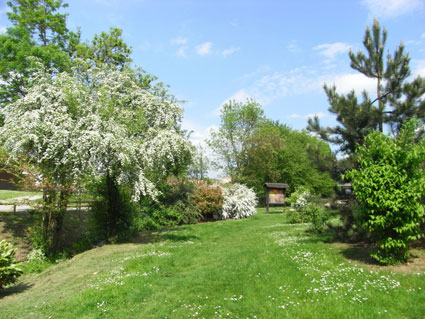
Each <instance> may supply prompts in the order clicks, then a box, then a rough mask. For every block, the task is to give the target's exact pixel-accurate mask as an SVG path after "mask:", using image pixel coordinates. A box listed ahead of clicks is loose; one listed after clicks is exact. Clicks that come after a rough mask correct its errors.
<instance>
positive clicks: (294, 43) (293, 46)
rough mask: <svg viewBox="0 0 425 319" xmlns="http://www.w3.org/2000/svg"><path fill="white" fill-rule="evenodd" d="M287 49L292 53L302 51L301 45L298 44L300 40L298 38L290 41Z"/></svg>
mask: <svg viewBox="0 0 425 319" xmlns="http://www.w3.org/2000/svg"><path fill="white" fill-rule="evenodd" d="M286 49H287V50H288V51H289V52H292V53H297V52H300V51H301V48H300V46H299V44H298V41H297V40H292V41H290V42H289V43H288V44H287V45H286Z"/></svg>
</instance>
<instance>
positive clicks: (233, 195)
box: [220, 184, 257, 219]
mask: <svg viewBox="0 0 425 319" xmlns="http://www.w3.org/2000/svg"><path fill="white" fill-rule="evenodd" d="M222 191H223V197H224V200H223V209H222V211H221V214H220V218H221V219H229V218H234V219H239V218H245V217H251V216H252V215H254V214H255V213H256V212H257V210H256V207H257V197H256V195H255V192H254V191H253V190H252V189H251V188H248V187H246V186H245V185H242V184H224V185H223V186H222Z"/></svg>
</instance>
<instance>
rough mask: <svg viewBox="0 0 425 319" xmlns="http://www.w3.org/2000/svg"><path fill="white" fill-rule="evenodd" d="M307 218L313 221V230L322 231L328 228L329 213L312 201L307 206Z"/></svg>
mask: <svg viewBox="0 0 425 319" xmlns="http://www.w3.org/2000/svg"><path fill="white" fill-rule="evenodd" d="M305 212H306V216H307V219H308V220H309V221H310V222H311V228H310V229H311V231H313V232H315V233H322V232H324V231H325V229H326V222H327V221H328V220H329V218H330V215H329V213H328V212H327V211H326V210H325V209H323V208H321V207H319V206H318V205H316V204H314V203H310V204H308V205H307V207H306V210H305Z"/></svg>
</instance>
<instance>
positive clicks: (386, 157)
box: [347, 120, 425, 264]
mask: <svg viewBox="0 0 425 319" xmlns="http://www.w3.org/2000/svg"><path fill="white" fill-rule="evenodd" d="M417 126H418V122H417V120H411V121H408V122H407V123H406V124H405V125H404V126H403V128H402V129H401V131H400V133H399V135H398V136H397V137H396V138H395V139H392V138H391V137H390V136H385V135H383V134H382V133H378V132H375V133H371V134H369V135H368V136H367V137H366V138H365V143H364V145H362V146H360V147H359V148H358V150H357V152H356V153H357V155H358V165H359V168H358V169H355V170H351V171H350V172H348V173H347V177H348V178H350V179H352V185H353V190H354V194H355V196H356V199H357V200H358V201H359V203H360V207H359V214H358V215H357V221H358V222H359V223H360V224H361V225H362V226H363V227H364V228H365V229H367V230H368V231H369V232H370V233H371V235H372V239H373V240H374V241H375V243H376V244H377V245H378V249H377V251H375V252H374V253H373V254H372V255H371V256H372V257H373V258H375V259H376V260H378V261H379V262H381V263H383V264H392V263H398V262H405V261H406V260H407V259H408V257H409V254H408V249H409V242H411V241H412V240H415V239H418V238H419V237H421V236H422V234H421V229H420V224H421V222H423V220H424V208H423V205H422V203H421V199H422V197H423V194H424V191H425V172H424V170H423V163H424V161H425V145H424V143H425V142H424V140H422V141H421V142H420V143H418V144H416V143H415V137H416V136H415V135H416V128H417Z"/></svg>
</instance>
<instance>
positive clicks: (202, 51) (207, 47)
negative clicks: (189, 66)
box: [195, 42, 213, 56]
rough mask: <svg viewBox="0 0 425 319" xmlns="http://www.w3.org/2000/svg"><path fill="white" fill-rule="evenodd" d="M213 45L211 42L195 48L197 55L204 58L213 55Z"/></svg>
mask: <svg viewBox="0 0 425 319" xmlns="http://www.w3.org/2000/svg"><path fill="white" fill-rule="evenodd" d="M212 45H213V44H212V43H211V42H205V43H202V44H200V45H197V46H196V47H195V50H196V53H197V54H198V55H202V56H204V55H208V54H211V53H212Z"/></svg>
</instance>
